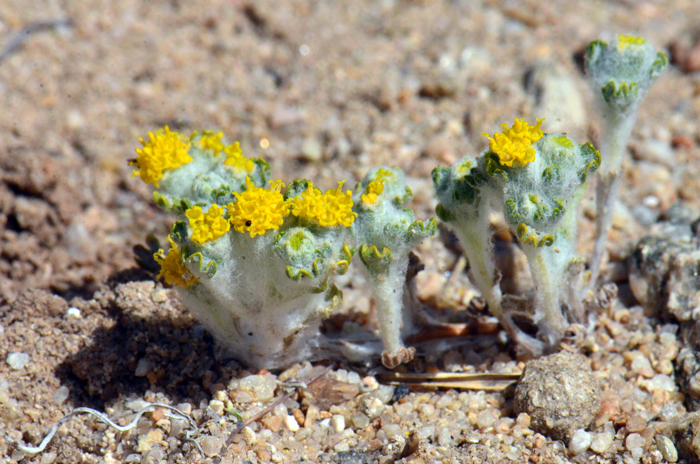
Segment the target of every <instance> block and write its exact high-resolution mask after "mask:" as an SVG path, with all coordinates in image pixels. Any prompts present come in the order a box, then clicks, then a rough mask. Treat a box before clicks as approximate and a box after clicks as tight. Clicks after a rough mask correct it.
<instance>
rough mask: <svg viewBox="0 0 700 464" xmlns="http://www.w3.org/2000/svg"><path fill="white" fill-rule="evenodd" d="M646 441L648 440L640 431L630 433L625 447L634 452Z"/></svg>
mask: <svg viewBox="0 0 700 464" xmlns="http://www.w3.org/2000/svg"><path fill="white" fill-rule="evenodd" d="M644 443H646V440H645V439H644V437H643V436H641V435H640V434H638V433H630V434H629V435H627V438H625V448H627V451H629V452H632V450H634V449H635V448H641V447H643V446H644Z"/></svg>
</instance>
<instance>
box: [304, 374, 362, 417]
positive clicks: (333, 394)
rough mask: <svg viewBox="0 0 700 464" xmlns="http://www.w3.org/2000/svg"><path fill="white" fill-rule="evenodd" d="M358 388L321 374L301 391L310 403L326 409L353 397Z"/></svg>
mask: <svg viewBox="0 0 700 464" xmlns="http://www.w3.org/2000/svg"><path fill="white" fill-rule="evenodd" d="M359 393H360V388H359V387H358V386H357V385H353V384H351V383H347V382H341V381H338V380H336V379H334V378H332V377H330V376H323V377H321V378H320V379H318V380H317V381H315V382H314V383H312V384H310V385H309V386H308V388H306V389H305V390H303V391H302V394H303V396H304V397H305V398H308V399H309V400H310V401H309V402H310V403H313V404H315V405H316V406H318V408H319V409H321V410H328V409H329V408H330V407H331V406H333V405H335V404H340V403H344V402H346V401H348V400H351V399H353V398H355V397H356V396H357V395H358V394H359Z"/></svg>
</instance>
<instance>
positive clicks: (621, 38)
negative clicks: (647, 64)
mask: <svg viewBox="0 0 700 464" xmlns="http://www.w3.org/2000/svg"><path fill="white" fill-rule="evenodd" d="M645 43H646V40H645V39H644V38H643V37H636V36H634V35H622V34H619V35H618V36H617V48H618V49H619V50H622V49H624V48H627V47H631V46H634V45H642V44H645Z"/></svg>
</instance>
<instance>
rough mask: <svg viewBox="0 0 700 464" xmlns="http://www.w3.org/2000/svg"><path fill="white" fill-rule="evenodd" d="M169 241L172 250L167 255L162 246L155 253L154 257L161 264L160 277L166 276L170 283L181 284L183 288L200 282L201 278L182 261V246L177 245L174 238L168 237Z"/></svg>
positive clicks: (166, 280)
mask: <svg viewBox="0 0 700 464" xmlns="http://www.w3.org/2000/svg"><path fill="white" fill-rule="evenodd" d="M168 241H169V242H170V250H169V251H168V254H167V255H166V254H165V252H164V251H163V249H162V248H161V249H160V250H158V252H157V253H154V254H153V258H154V259H155V260H156V262H157V263H158V264H160V272H159V273H158V278H159V279H160V278H161V277H164V278H165V282H166V283H167V284H168V285H179V286H181V287H182V288H187V287H189V286H190V285H192V284H193V283H195V282H198V281H199V279H197V278H196V277H195V276H194V275H193V274H192V272H191V271H190V270H189V269H188V268H187V266H185V263H184V262H182V256H181V254H180V247H178V246H177V243H175V242H174V241H173V239H172V238H170V237H168Z"/></svg>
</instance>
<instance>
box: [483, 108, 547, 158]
mask: <svg viewBox="0 0 700 464" xmlns="http://www.w3.org/2000/svg"><path fill="white" fill-rule="evenodd" d="M542 121H544V118H542V119H537V125H535V126H531V125H530V124H528V123H527V122H526V121H521V120H520V119H517V118H516V119H515V122H514V123H513V126H512V127H508V124H501V127H503V132H496V133H495V134H493V137H490V136H489V135H488V134H487V133H485V132H484V133H482V134H481V135H483V136H484V137H486V138H487V139H489V140H490V141H491V143H489V149H490V150H491V151H492V152H494V153H496V154H497V155H498V159H499V161H500V163H501V164H502V165H505V166H513V163H514V162H516V163H518V164H516V166H525V165H526V164H527V163H531V162H532V161H535V149H534V148H532V144H533V143H535V142H537V141H538V140H539V139H541V138H542V136H543V135H544V132H542V130H541V129H540V126H542Z"/></svg>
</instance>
